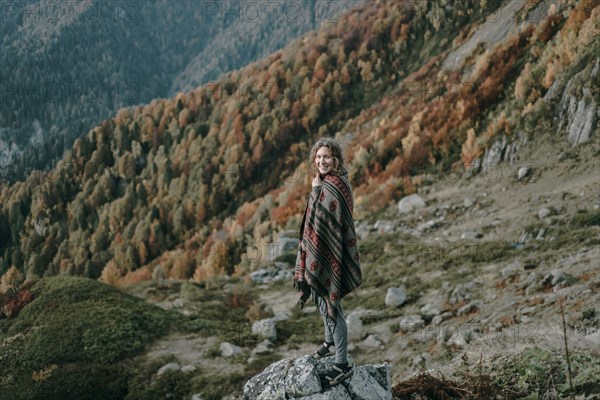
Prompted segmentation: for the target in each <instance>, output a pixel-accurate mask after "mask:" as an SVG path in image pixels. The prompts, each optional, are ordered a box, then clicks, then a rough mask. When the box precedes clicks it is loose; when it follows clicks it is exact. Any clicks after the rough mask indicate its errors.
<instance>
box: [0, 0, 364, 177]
mask: <svg viewBox="0 0 600 400" xmlns="http://www.w3.org/2000/svg"><path fill="white" fill-rule="evenodd" d="M329 3H330V4H328V5H324V4H323V3H320V4H316V2H315V0H299V1H295V2H294V3H293V5H294V6H295V8H294V10H293V11H294V13H292V11H289V12H288V11H287V10H284V9H283V8H282V6H280V7H279V8H276V7H274V6H273V5H272V4H271V7H269V8H268V9H264V7H263V8H261V9H258V8H257V4H256V3H248V2H239V1H237V0H235V1H221V0H219V1H216V0H209V1H201V2H196V1H176V2H172V1H165V0H154V1H147V2H141V1H126V2H104V1H99V0H94V1H88V2H62V3H61V2H52V1H46V0H29V1H16V2H6V3H3V4H2V7H1V12H2V16H3V17H2V22H3V23H2V26H1V27H0V37H2V38H3V39H2V41H1V42H0V49H1V51H0V65H2V67H1V68H0V82H1V86H0V89H1V92H2V105H1V107H0V178H5V179H7V180H10V181H11V182H12V181H15V180H23V179H25V177H26V176H27V175H29V173H30V172H31V171H32V170H34V169H38V170H48V169H52V168H51V167H52V166H54V165H56V161H57V160H59V159H61V158H62V156H63V151H64V150H66V149H69V148H71V146H72V145H73V142H74V141H75V139H77V138H81V137H82V136H84V135H85V133H86V132H87V131H88V130H89V129H91V128H93V127H94V126H96V125H97V124H98V121H101V120H103V119H106V118H109V117H112V116H113V115H114V114H115V112H116V111H117V110H118V109H120V108H122V107H129V106H134V105H138V104H146V103H148V102H150V101H151V100H152V99H154V98H161V97H172V96H174V95H175V94H176V93H177V92H178V91H180V90H184V89H188V90H189V89H190V88H195V87H197V86H200V85H204V84H206V83H208V82H210V81H213V80H215V79H217V78H218V77H219V76H220V75H221V74H223V73H225V72H228V71H231V70H234V69H236V68H240V67H242V66H244V65H246V64H248V63H249V62H252V61H255V60H257V59H260V58H263V57H265V56H266V55H268V54H271V53H272V52H273V51H275V50H277V49H280V48H282V47H283V46H284V45H285V44H286V43H287V42H288V41H289V40H291V39H293V38H296V37H297V36H299V35H301V34H303V33H305V32H307V31H308V30H311V29H316V28H317V27H318V26H319V25H321V24H323V25H325V26H326V25H328V24H331V23H333V22H332V21H336V20H337V17H338V15H339V14H340V13H341V12H342V11H343V10H345V9H347V8H349V7H350V6H352V5H354V4H358V1H339V2H338V1H336V2H329ZM248 4H253V7H250V9H248V7H249V6H248ZM324 8H325V9H324ZM238 37H240V38H242V40H238ZM224 43H227V45H226V46H225V45H224ZM250 43H251V44H252V45H249V44H250Z"/></svg>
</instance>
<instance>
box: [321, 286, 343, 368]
mask: <svg viewBox="0 0 600 400" xmlns="http://www.w3.org/2000/svg"><path fill="white" fill-rule="evenodd" d="M313 297H314V299H315V303H316V304H317V308H318V309H319V312H320V313H321V317H322V318H323V325H324V327H325V341H326V342H327V343H334V344H335V362H336V363H337V364H345V363H346V362H347V361H348V359H347V356H348V326H347V325H346V317H345V316H344V312H343V311H342V304H341V302H340V303H339V304H340V308H339V312H338V315H337V321H335V323H334V322H333V321H332V319H331V317H329V315H328V314H327V303H326V302H325V300H323V299H322V298H321V296H319V295H317V294H316V293H315V292H314V291H313Z"/></svg>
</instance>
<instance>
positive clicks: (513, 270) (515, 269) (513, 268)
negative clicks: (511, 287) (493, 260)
mask: <svg viewBox="0 0 600 400" xmlns="http://www.w3.org/2000/svg"><path fill="white" fill-rule="evenodd" d="M522 270H523V266H522V265H521V263H520V262H519V261H514V262H512V263H510V264H508V265H507V266H506V267H504V268H502V271H500V275H502V277H503V278H511V277H513V276H516V275H518V274H519V272H521V271H522Z"/></svg>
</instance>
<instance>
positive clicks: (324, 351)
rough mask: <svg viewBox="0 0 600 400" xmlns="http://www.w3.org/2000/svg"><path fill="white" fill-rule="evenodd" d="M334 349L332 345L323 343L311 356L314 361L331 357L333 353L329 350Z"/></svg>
mask: <svg viewBox="0 0 600 400" xmlns="http://www.w3.org/2000/svg"><path fill="white" fill-rule="evenodd" d="M332 347H333V348H334V349H335V345H334V343H327V342H323V344H322V345H321V347H319V348H318V349H317V351H315V352H314V353H313V355H312V357H313V358H314V359H315V360H319V359H321V358H325V357H329V356H332V355H333V354H334V353H333V352H332V351H331V348H332Z"/></svg>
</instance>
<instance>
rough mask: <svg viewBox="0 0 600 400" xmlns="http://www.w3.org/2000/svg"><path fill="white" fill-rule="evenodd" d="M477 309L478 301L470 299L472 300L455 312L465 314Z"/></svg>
mask: <svg viewBox="0 0 600 400" xmlns="http://www.w3.org/2000/svg"><path fill="white" fill-rule="evenodd" d="M478 309H479V302H478V301H472V302H470V303H468V304H465V305H464V306H462V307H461V308H459V309H458V312H457V314H458V315H466V314H470V313H472V312H475V311H477V310H478Z"/></svg>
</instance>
